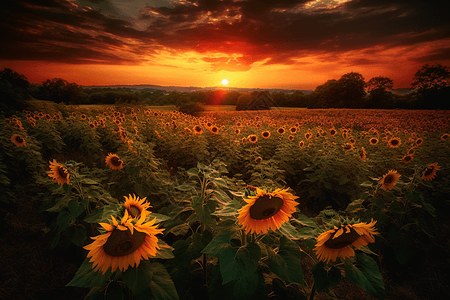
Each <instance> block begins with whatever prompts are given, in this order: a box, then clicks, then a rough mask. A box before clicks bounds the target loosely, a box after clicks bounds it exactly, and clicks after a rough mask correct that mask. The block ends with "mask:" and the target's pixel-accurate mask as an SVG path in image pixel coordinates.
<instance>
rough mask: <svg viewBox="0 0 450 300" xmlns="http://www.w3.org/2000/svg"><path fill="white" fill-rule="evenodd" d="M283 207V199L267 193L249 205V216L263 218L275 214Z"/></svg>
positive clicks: (257, 218)
mask: <svg viewBox="0 0 450 300" xmlns="http://www.w3.org/2000/svg"><path fill="white" fill-rule="evenodd" d="M281 207H283V199H281V198H279V197H270V196H268V195H265V196H262V197H259V198H258V199H256V201H255V203H254V204H253V205H252V206H251V207H250V217H251V218H252V219H255V220H264V219H268V218H270V217H272V216H274V215H276V214H277V213H278V212H279V211H280V209H281Z"/></svg>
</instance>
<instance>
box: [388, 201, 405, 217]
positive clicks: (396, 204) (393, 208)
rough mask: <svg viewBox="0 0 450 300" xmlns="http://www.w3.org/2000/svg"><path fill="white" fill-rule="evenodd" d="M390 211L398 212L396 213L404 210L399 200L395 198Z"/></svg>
mask: <svg viewBox="0 0 450 300" xmlns="http://www.w3.org/2000/svg"><path fill="white" fill-rule="evenodd" d="M389 211H390V212H392V213H396V214H402V213H403V210H402V208H401V207H400V205H399V204H398V201H397V200H394V201H393V202H392V203H391V205H389Z"/></svg>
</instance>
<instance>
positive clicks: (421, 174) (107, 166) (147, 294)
mask: <svg viewBox="0 0 450 300" xmlns="http://www.w3.org/2000/svg"><path fill="white" fill-rule="evenodd" d="M0 121H1V125H0V126H1V127H2V130H1V134H0V145H1V149H2V151H1V152H0V187H1V194H0V209H1V216H2V223H1V226H2V232H3V233H2V237H1V246H0V248H1V253H2V254H1V256H2V257H1V260H0V263H1V265H2V273H3V274H2V275H1V277H0V299H2V298H4V299H38V298H39V297H43V296H45V297H47V298H49V299H53V298H58V299H61V298H64V299H83V298H84V299H156V300H163V299H164V300H166V299H310V300H312V299H399V298H403V299H440V298H439V295H442V294H445V293H447V294H449V293H450V287H449V285H448V283H447V282H449V280H448V279H450V278H448V277H449V276H448V274H447V273H448V272H446V270H447V269H448V267H450V262H449V260H448V257H449V255H450V251H449V250H448V249H449V246H450V242H449V238H448V237H449V234H450V220H449V218H448V214H449V211H450V209H449V208H450V201H449V199H450V198H449V195H450V172H449V170H450V114H449V113H448V111H432V110H350V109H323V110H307V109H299V110H268V111H244V112H235V111H221V112H214V111H209V112H208V111H207V112H204V113H202V115H201V116H197V117H194V116H191V115H187V114H183V113H180V112H178V111H160V110H154V109H146V108H145V107H95V108H78V107H76V106H66V105H54V106H36V107H33V109H30V110H26V111H23V112H21V113H17V114H16V115H13V116H7V117H5V116H0ZM36 245H40V246H36ZM56 265H58V266H59V267H58V266H56ZM57 267H58V268H57ZM52 280H53V281H54V282H55V283H54V284H53V285H49V282H50V281H52ZM44 282H45V284H44ZM45 286H49V288H45Z"/></svg>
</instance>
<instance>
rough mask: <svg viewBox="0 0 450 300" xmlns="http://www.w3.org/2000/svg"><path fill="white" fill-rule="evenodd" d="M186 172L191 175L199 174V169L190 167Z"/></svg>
mask: <svg viewBox="0 0 450 300" xmlns="http://www.w3.org/2000/svg"><path fill="white" fill-rule="evenodd" d="M186 174H187V175H188V176H189V177H193V176H197V174H198V169H197V168H190V169H189V170H187V171H186Z"/></svg>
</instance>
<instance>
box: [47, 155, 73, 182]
mask: <svg viewBox="0 0 450 300" xmlns="http://www.w3.org/2000/svg"><path fill="white" fill-rule="evenodd" d="M49 163H50V171H47V174H48V176H49V177H50V178H51V179H52V181H53V182H57V183H58V184H60V185H64V183H67V184H69V172H67V169H66V168H64V167H63V166H62V165H60V164H58V163H57V162H56V159H53V162H51V161H49Z"/></svg>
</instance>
